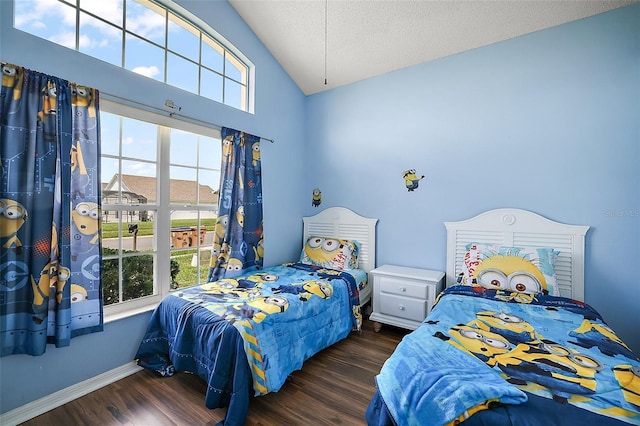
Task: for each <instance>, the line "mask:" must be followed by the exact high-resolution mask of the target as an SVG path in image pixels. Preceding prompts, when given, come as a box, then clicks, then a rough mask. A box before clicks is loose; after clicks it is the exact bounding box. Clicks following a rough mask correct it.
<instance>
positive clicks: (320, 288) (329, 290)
mask: <svg viewBox="0 0 640 426" xmlns="http://www.w3.org/2000/svg"><path fill="white" fill-rule="evenodd" d="M302 288H304V289H305V290H306V292H307V293H308V294H309V297H311V296H312V295H316V296H318V297H321V298H323V299H328V298H329V297H331V296H332V295H333V286H332V285H331V284H329V283H324V282H322V281H307V282H306V283H304V284H303V285H302ZM307 299H308V297H307Z"/></svg>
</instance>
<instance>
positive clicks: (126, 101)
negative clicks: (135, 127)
mask: <svg viewBox="0 0 640 426" xmlns="http://www.w3.org/2000/svg"><path fill="white" fill-rule="evenodd" d="M99 93H100V97H104V98H105V99H106V100H109V101H113V102H121V103H124V104H128V105H129V106H138V107H143V108H144V109H146V110H152V111H156V112H160V113H164V114H168V115H169V117H174V118H180V119H182V120H184V121H187V122H190V123H192V124H199V125H201V126H205V127H210V128H214V129H216V130H221V129H222V126H220V125H218V124H214V123H210V122H208V121H204V120H200V119H199V118H193V117H190V116H188V115H185V114H182V113H180V112H174V111H180V109H181V108H180V107H179V106H176V105H175V104H174V103H173V101H171V100H168V99H167V101H166V102H165V104H164V105H165V106H166V107H167V108H170V109H172V110H174V111H167V110H165V109H163V108H160V107H157V106H154V105H148V104H145V103H143V102H139V101H134V100H131V99H127V98H123V97H122V96H117V95H112V94H111V93H107V92H103V91H99ZM258 137H259V138H260V139H262V140H265V141H267V142H271V143H275V141H274V140H273V139H269V138H265V137H263V136H258Z"/></svg>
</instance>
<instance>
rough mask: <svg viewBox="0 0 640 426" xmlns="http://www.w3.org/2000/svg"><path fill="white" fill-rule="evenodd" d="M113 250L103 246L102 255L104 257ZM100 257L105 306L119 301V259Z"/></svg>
mask: <svg viewBox="0 0 640 426" xmlns="http://www.w3.org/2000/svg"><path fill="white" fill-rule="evenodd" d="M109 253H111V254H113V253H114V250H113V249H110V248H106V247H104V246H103V248H102V255H103V256H104V257H106V256H107V255H108V254H109ZM104 257H103V259H102V300H103V301H104V304H105V306H106V305H111V304H114V303H118V302H120V289H119V287H118V282H119V281H120V280H119V276H120V261H119V260H118V259H109V260H106V259H105V258H104Z"/></svg>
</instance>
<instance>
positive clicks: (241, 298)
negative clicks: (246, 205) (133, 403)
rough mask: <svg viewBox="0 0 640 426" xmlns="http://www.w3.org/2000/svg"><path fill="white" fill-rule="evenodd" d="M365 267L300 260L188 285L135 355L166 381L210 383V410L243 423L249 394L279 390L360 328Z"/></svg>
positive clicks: (162, 309)
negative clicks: (185, 376) (192, 378)
mask: <svg viewBox="0 0 640 426" xmlns="http://www.w3.org/2000/svg"><path fill="white" fill-rule="evenodd" d="M364 281H366V273H365V272H364V271H362V270H349V271H348V272H347V271H336V270H331V269H326V268H320V267H317V266H313V265H305V264H301V263H292V264H284V265H280V266H275V267H272V268H267V269H264V270H261V271H259V272H254V273H251V274H245V275H241V276H238V277H235V278H225V279H222V280H219V281H216V282H211V283H207V284H204V285H201V286H194V287H189V288H187V289H183V290H181V291H179V292H176V293H175V294H172V295H170V296H168V297H166V298H165V299H164V300H163V301H162V302H161V303H160V305H159V306H158V307H157V308H156V310H155V311H154V312H153V314H152V316H151V319H150V322H149V325H148V327H147V331H146V333H145V335H144V337H143V340H142V342H141V344H140V347H139V349H138V352H137V354H136V356H135V358H136V360H137V362H138V364H139V365H141V366H142V367H145V368H148V369H151V370H153V371H155V372H156V373H157V374H159V375H161V376H171V375H173V374H174V373H175V372H176V371H187V372H191V373H195V374H197V375H199V376H200V377H201V378H202V379H203V380H205V381H206V382H207V393H206V396H205V406H206V407H208V408H219V407H225V406H227V407H228V409H227V414H226V417H225V419H224V421H223V424H224V425H242V424H244V422H245V419H246V416H247V409H248V405H249V399H250V397H251V395H255V396H258V395H263V394H266V393H269V392H276V391H278V390H279V389H280V387H281V386H282V385H283V384H284V382H285V380H286V378H287V377H288V376H289V374H290V373H292V372H293V371H295V370H299V369H300V368H302V364H303V362H304V361H305V360H306V359H308V358H309V357H311V356H312V355H314V354H316V353H317V352H319V351H320V350H322V349H324V348H326V347H328V346H330V345H332V344H333V343H335V342H337V341H339V340H341V339H343V338H345V337H347V335H348V334H349V332H350V331H351V330H353V329H359V328H360V325H361V322H362V316H361V314H360V301H359V298H358V285H357V284H359V283H361V282H364Z"/></svg>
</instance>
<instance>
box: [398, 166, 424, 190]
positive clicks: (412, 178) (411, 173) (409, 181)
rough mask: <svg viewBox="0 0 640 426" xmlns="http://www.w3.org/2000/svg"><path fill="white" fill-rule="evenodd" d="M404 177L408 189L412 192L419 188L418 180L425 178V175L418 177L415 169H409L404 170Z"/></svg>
mask: <svg viewBox="0 0 640 426" xmlns="http://www.w3.org/2000/svg"><path fill="white" fill-rule="evenodd" d="M402 177H403V178H404V184H405V186H406V187H407V191H409V192H412V191H414V190H415V189H416V188H418V182H420V180H422V179H424V175H422V176H420V177H418V175H417V174H416V170H415V169H409V170H405V171H404V172H402Z"/></svg>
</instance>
